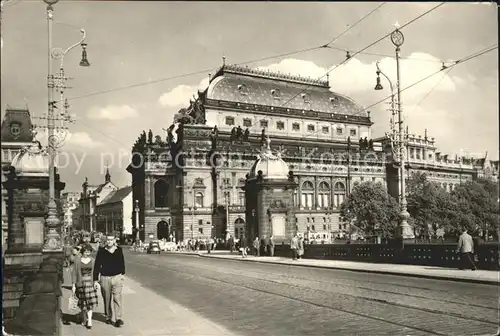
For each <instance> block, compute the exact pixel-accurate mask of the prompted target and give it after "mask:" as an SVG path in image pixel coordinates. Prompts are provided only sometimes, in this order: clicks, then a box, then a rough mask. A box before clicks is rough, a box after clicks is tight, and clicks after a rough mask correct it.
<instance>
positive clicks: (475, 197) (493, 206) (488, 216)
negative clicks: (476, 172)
mask: <svg viewBox="0 0 500 336" xmlns="http://www.w3.org/2000/svg"><path fill="white" fill-rule="evenodd" d="M451 194H452V196H453V197H454V198H455V200H456V202H457V204H458V205H459V210H458V211H459V213H460V216H461V218H462V222H463V223H461V224H462V225H464V226H466V227H467V228H468V229H469V230H470V231H471V232H472V233H473V234H476V235H480V236H482V238H483V239H484V238H487V237H488V236H489V235H490V234H492V233H495V232H496V233H497V236H498V223H499V220H500V215H499V207H498V185H497V184H496V183H494V182H493V181H492V180H489V179H478V180H476V181H467V182H465V183H463V184H461V185H460V186H458V187H457V188H456V189H455V190H453V191H452V193H451Z"/></svg>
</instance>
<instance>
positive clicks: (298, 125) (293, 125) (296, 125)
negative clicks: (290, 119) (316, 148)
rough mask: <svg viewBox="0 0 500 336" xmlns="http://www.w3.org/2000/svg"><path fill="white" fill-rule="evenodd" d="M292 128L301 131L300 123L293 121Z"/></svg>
mask: <svg viewBox="0 0 500 336" xmlns="http://www.w3.org/2000/svg"><path fill="white" fill-rule="evenodd" d="M292 130H294V131H300V124H297V123H293V124H292Z"/></svg>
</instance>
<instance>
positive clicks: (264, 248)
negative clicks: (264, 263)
mask: <svg viewBox="0 0 500 336" xmlns="http://www.w3.org/2000/svg"><path fill="white" fill-rule="evenodd" d="M261 244H262V254H263V255H265V256H267V255H269V238H267V236H266V235H264V236H263V237H262V243H261Z"/></svg>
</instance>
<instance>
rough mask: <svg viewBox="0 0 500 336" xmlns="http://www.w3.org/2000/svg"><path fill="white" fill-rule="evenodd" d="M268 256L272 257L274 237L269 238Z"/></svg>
mask: <svg viewBox="0 0 500 336" xmlns="http://www.w3.org/2000/svg"><path fill="white" fill-rule="evenodd" d="M269 256H270V257H274V236H273V235H271V237H269Z"/></svg>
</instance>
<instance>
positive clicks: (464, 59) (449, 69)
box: [302, 45, 498, 139]
mask: <svg viewBox="0 0 500 336" xmlns="http://www.w3.org/2000/svg"><path fill="white" fill-rule="evenodd" d="M497 48H498V45H494V46H491V47H488V48H483V49H481V50H479V51H477V52H474V53H472V54H470V55H468V56H465V57H463V58H461V59H459V60H457V61H454V62H453V64H451V65H448V66H446V67H445V68H441V69H439V70H438V71H435V72H433V73H431V74H429V75H428V76H426V77H424V78H422V79H420V80H418V81H416V82H414V83H412V84H410V85H408V86H406V87H404V88H402V89H401V92H403V91H405V90H408V89H410V88H412V87H414V86H416V85H418V84H420V83H422V82H424V81H426V80H428V79H429V78H431V77H433V76H435V75H437V74H438V73H440V72H443V71H451V69H452V68H454V67H455V66H457V65H459V64H463V63H465V62H467V61H470V60H472V59H474V58H476V57H479V56H482V55H484V54H487V53H489V52H491V51H493V50H495V49H497ZM391 97H392V95H388V96H387V97H384V98H383V99H381V100H379V101H377V102H375V103H373V104H371V105H369V106H367V107H364V108H363V109H361V110H360V111H358V112H356V113H353V114H351V116H358V115H360V114H361V113H363V112H365V111H367V110H369V109H370V108H372V107H374V106H376V105H378V104H381V103H383V102H384V101H386V100H387V99H390V98H391ZM317 134H319V130H318V131H315V132H313V133H311V134H308V135H306V136H305V137H303V138H302V139H306V138H309V137H311V136H315V135H317Z"/></svg>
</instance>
